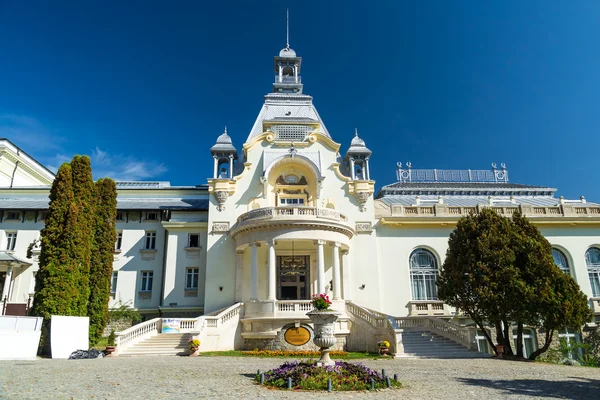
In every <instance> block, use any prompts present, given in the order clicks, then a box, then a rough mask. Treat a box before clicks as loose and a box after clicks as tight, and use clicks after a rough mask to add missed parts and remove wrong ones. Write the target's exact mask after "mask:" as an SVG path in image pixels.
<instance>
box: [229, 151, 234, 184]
mask: <svg viewBox="0 0 600 400" xmlns="http://www.w3.org/2000/svg"><path fill="white" fill-rule="evenodd" d="M229 179H233V154H230V155H229Z"/></svg>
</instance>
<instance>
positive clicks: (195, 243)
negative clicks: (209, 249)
mask: <svg viewBox="0 0 600 400" xmlns="http://www.w3.org/2000/svg"><path fill="white" fill-rule="evenodd" d="M188 247H200V235H198V234H197V233H190V235H189V240H188Z"/></svg>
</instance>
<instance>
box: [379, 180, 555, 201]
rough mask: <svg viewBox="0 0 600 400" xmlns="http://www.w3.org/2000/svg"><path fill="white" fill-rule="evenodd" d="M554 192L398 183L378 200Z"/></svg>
mask: <svg viewBox="0 0 600 400" xmlns="http://www.w3.org/2000/svg"><path fill="white" fill-rule="evenodd" d="M554 192H556V189H554V188H549V187H545V186H531V185H522V184H519V183H508V182H498V183H495V182H396V183H393V184H391V185H386V186H384V187H382V188H381V190H380V191H379V193H377V196H376V198H382V197H387V196H395V195H442V196H457V195H462V196H476V195H489V196H509V195H515V196H520V195H529V196H552V195H553V194H554Z"/></svg>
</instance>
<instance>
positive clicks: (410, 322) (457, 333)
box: [394, 317, 477, 350]
mask: <svg viewBox="0 0 600 400" xmlns="http://www.w3.org/2000/svg"><path fill="white" fill-rule="evenodd" d="M394 325H395V327H396V328H397V329H409V328H423V329H428V330H430V331H432V332H433V333H437V334H439V335H441V336H444V337H446V338H448V339H450V340H453V341H454V342H456V343H459V344H461V345H463V346H465V347H466V348H468V349H471V350H476V349H477V343H476V342H475V330H474V329H472V328H467V327H463V326H458V325H455V324H452V323H450V322H448V321H445V320H443V319H440V318H436V317H407V318H395V319H394Z"/></svg>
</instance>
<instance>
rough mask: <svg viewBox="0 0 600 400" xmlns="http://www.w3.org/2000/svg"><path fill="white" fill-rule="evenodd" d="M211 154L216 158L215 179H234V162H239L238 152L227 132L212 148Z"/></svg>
mask: <svg viewBox="0 0 600 400" xmlns="http://www.w3.org/2000/svg"><path fill="white" fill-rule="evenodd" d="M210 153H211V154H212V156H213V158H214V171H213V178H214V179H232V178H233V160H237V158H238V155H237V150H236V149H235V147H233V143H232V141H231V137H229V135H228V134H227V127H225V131H224V132H223V133H222V134H221V135H220V136H219V137H218V138H217V143H215V145H214V146H213V147H211V148H210Z"/></svg>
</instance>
